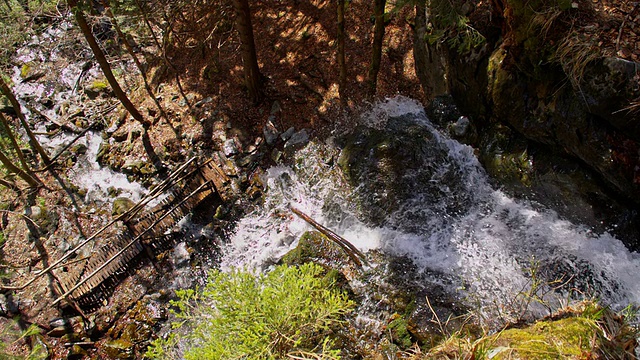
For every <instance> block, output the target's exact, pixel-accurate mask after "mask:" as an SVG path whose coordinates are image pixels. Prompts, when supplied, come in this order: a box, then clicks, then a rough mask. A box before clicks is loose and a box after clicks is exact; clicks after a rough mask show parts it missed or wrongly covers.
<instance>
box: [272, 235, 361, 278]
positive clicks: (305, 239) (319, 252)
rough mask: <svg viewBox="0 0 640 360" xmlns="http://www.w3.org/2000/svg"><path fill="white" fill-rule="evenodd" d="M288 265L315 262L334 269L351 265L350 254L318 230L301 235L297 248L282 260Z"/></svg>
mask: <svg viewBox="0 0 640 360" xmlns="http://www.w3.org/2000/svg"><path fill="white" fill-rule="evenodd" d="M280 261H281V262H282V263H283V264H287V265H302V264H304V263H307V262H315V263H319V264H325V265H329V266H331V268H334V269H340V268H343V267H347V266H351V263H350V260H349V256H348V255H347V254H346V253H345V252H344V251H343V250H342V248H340V246H338V245H337V244H336V243H335V242H333V241H331V240H329V239H328V238H327V237H326V236H324V235H323V234H322V233H320V232H318V231H307V232H305V233H304V234H302V236H301V237H300V240H299V241H298V245H297V246H296V247H295V249H293V250H291V251H289V252H288V253H287V254H286V255H285V256H284V257H282V259H281V260H280Z"/></svg>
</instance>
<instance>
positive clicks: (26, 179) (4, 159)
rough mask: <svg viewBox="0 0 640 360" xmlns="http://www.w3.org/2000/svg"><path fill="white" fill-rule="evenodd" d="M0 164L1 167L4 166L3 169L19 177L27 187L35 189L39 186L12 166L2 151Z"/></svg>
mask: <svg viewBox="0 0 640 360" xmlns="http://www.w3.org/2000/svg"><path fill="white" fill-rule="evenodd" d="M0 163H2V165H4V167H5V168H7V170H9V172H12V173H14V174H16V175H18V176H20V177H21V178H22V179H23V180H24V181H26V182H27V183H28V184H29V186H31V187H34V188H35V187H38V186H39V185H40V183H39V182H38V181H37V180H36V179H34V178H32V177H31V176H29V174H27V173H26V172H24V171H23V170H22V169H20V168H19V167H17V166H16V165H14V164H13V162H11V160H10V159H9V158H8V157H7V156H6V155H5V154H4V152H2V150H0Z"/></svg>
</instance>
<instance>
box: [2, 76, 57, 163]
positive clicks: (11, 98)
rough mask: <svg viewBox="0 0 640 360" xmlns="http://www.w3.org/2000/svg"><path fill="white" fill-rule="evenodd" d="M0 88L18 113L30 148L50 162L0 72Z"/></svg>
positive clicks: (43, 159) (46, 161) (45, 161)
mask: <svg viewBox="0 0 640 360" xmlns="http://www.w3.org/2000/svg"><path fill="white" fill-rule="evenodd" d="M0 89H2V92H3V93H4V95H5V96H6V97H7V99H9V102H10V103H11V106H13V109H14V110H15V112H16V114H17V115H18V119H20V124H21V125H22V127H23V128H24V131H25V132H26V133H27V137H28V138H29V145H31V148H32V149H33V150H34V151H35V152H36V153H38V154H39V155H40V157H41V158H42V161H43V162H44V163H45V164H46V165H49V164H51V159H50V158H49V155H47V153H46V152H45V151H44V149H43V148H42V146H41V145H40V143H39V142H38V139H36V136H35V135H34V134H33V132H32V131H31V128H30V127H29V124H28V123H27V118H26V117H25V116H24V114H23V113H22V108H21V107H20V103H19V102H18V99H16V97H15V95H13V91H11V89H10V88H9V85H7V83H6V82H4V79H3V78H2V74H1V73H0Z"/></svg>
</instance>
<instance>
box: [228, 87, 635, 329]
mask: <svg viewBox="0 0 640 360" xmlns="http://www.w3.org/2000/svg"><path fill="white" fill-rule="evenodd" d="M407 114H410V115H412V116H413V117H414V118H415V121H416V123H419V124H421V125H422V126H424V127H425V128H427V129H429V131H431V132H432V134H433V136H434V138H435V139H436V140H437V141H438V142H439V143H440V144H441V145H442V146H445V147H446V148H447V149H448V153H449V157H448V159H447V161H446V162H445V163H443V164H439V165H440V166H442V167H443V168H446V169H447V171H450V170H451V169H454V170H455V171H456V172H458V173H459V174H460V177H459V179H460V181H461V182H462V184H463V186H462V189H463V191H464V192H466V193H465V194H464V197H463V198H464V199H467V201H468V202H469V204H467V205H469V206H468V208H465V209H464V210H463V211H459V212H456V213H451V212H446V211H447V207H446V206H445V205H446V203H445V201H446V199H442V202H441V203H438V202H437V201H436V202H427V201H425V200H424V199H423V198H421V196H420V194H416V197H415V198H413V199H410V200H409V201H407V203H406V204H404V205H403V206H401V207H400V209H399V210H398V211H396V212H394V213H392V214H390V216H389V217H388V219H387V221H386V223H385V226H384V227H370V226H367V225H366V224H365V223H363V222H362V221H360V220H359V219H358V212H357V209H356V208H355V206H353V201H351V200H352V196H353V194H354V189H353V188H352V187H350V186H349V185H347V184H346V182H345V180H344V178H343V177H342V175H341V173H340V171H339V170H338V169H337V166H336V165H334V164H335V161H334V162H327V161H325V159H326V157H327V153H331V152H335V153H333V155H331V156H334V157H336V156H337V152H338V150H336V149H335V148H333V147H332V146H330V145H318V144H311V145H310V146H309V147H307V148H306V149H304V150H303V151H302V152H301V153H299V155H298V158H297V162H296V164H297V165H296V166H294V167H293V168H288V167H283V166H280V167H274V168H271V169H269V170H268V171H267V174H266V175H265V179H264V183H265V187H266V189H265V193H266V198H265V203H264V205H263V206H262V207H260V208H258V209H256V210H255V211H254V212H252V213H250V214H248V215H247V216H246V217H244V218H243V219H242V220H241V221H240V223H239V224H238V228H237V232H236V233H235V235H234V236H233V237H232V238H231V241H230V244H229V246H228V248H227V251H226V254H225V256H224V257H223V267H225V268H229V267H232V266H249V267H254V268H260V267H264V266H267V265H270V264H272V263H273V262H274V261H276V260H277V259H278V258H279V257H281V256H282V255H284V254H285V253H286V252H287V251H289V250H290V249H292V248H294V247H295V245H296V243H297V239H298V238H299V237H300V235H301V234H302V233H303V232H304V231H306V230H309V229H311V228H310V226H309V225H308V224H306V223H305V222H304V221H303V220H302V219H300V218H298V217H296V216H295V215H293V214H291V212H290V211H289V204H292V205H295V206H296V207H297V208H299V209H300V210H301V211H303V212H305V213H307V214H308V215H309V216H311V217H312V218H313V219H315V220H316V221H318V222H320V223H321V224H324V225H325V226H327V227H329V228H331V229H332V230H334V231H335V232H336V233H338V234H340V235H342V236H344V237H345V238H346V239H347V240H349V241H350V242H352V243H353V244H354V245H355V246H356V247H358V248H359V249H360V250H362V251H365V252H366V251H370V250H373V249H379V250H380V251H383V252H384V253H388V254H392V255H395V256H405V257H407V258H409V259H411V260H412V261H413V263H414V264H415V265H416V266H418V268H420V269H422V270H423V271H431V272H433V271H435V272H438V273H440V274H443V276H444V277H445V278H446V281H445V283H446V282H449V283H451V284H452V285H451V286H450V289H448V290H449V291H452V292H457V293H458V295H460V296H462V297H464V298H465V299H466V300H465V301H466V302H467V303H468V305H470V306H473V307H474V308H476V309H477V310H478V311H479V313H481V314H483V315H485V317H486V318H495V317H496V314H499V315H500V316H503V318H504V320H505V321H507V320H509V316H510V315H511V314H509V310H505V309H506V308H508V307H510V306H511V307H512V310H511V311H520V310H521V309H517V308H513V304H514V302H517V299H518V298H520V297H522V295H523V294H525V293H527V292H528V291H539V293H536V295H538V296H540V297H541V298H543V299H544V300H545V301H546V302H547V304H548V305H549V307H551V306H552V305H553V304H560V302H562V301H566V299H567V298H578V297H580V296H586V297H598V298H599V299H600V301H601V302H603V303H605V304H607V305H610V306H612V307H613V308H616V309H619V308H622V307H624V306H626V305H628V304H629V303H635V304H638V303H640V278H638V277H637V276H635V275H636V274H638V273H640V256H639V255H638V254H637V253H635V252H630V251H628V250H627V249H626V248H625V246H624V245H623V244H622V242H621V241H620V240H618V239H616V238H614V237H613V236H611V235H610V234H607V233H604V234H595V233H594V232H592V231H591V230H590V229H588V228H586V227H585V226H582V225H580V224H573V223H571V222H569V221H566V220H564V219H561V218H560V217H559V216H558V215H557V214H556V213H555V212H554V211H552V210H544V209H538V208H534V207H533V206H531V205H529V204H527V203H526V202H523V201H519V200H515V199H512V198H510V197H508V196H507V195H505V194H504V193H502V192H501V191H499V190H496V189H494V188H492V187H491V185H490V184H489V181H488V177H487V175H486V174H485V172H484V170H483V169H482V167H481V166H480V164H479V162H478V160H477V158H475V156H474V155H473V149H472V148H470V147H468V146H466V145H462V144H460V143H458V142H456V141H455V140H452V139H449V138H448V137H447V136H446V135H444V134H442V133H440V132H439V131H438V130H437V129H435V128H434V127H433V125H431V124H430V123H429V122H428V119H427V118H426V116H425V115H424V110H423V109H422V107H420V106H419V104H418V103H417V102H416V101H414V100H411V99H406V98H395V99H388V100H387V101H385V102H383V103H381V104H378V105H377V106H376V107H375V108H374V109H373V110H372V111H371V112H369V113H367V114H365V116H364V117H363V122H364V123H367V124H368V125H370V126H375V127H377V128H379V129H382V128H384V126H385V121H386V119H388V118H389V117H390V116H391V117H398V116H403V115H407ZM329 164H331V165H329ZM437 173H438V172H437V171H436V175H435V176H434V178H433V181H435V182H437V181H438V178H437ZM438 186H442V188H443V189H444V190H445V191H443V193H447V192H446V191H447V189H448V191H452V190H451V189H449V188H448V184H446V183H442V184H438ZM457 188H458V189H459V187H457ZM452 195H454V194H452ZM416 219H420V222H418V223H416ZM534 278H535V279H534ZM534 280H535V281H539V283H538V284H537V285H535V286H537V288H536V289H533V290H532V289H531V286H532V284H533V282H534ZM560 285H563V286H560ZM554 287H557V289H556V290H555V291H552V290H553V288H554ZM549 307H545V306H535V305H531V306H530V308H529V310H530V311H531V312H532V315H533V316H540V315H545V312H548V311H549ZM517 315H518V316H519V315H520V314H517ZM514 316H515V315H514Z"/></svg>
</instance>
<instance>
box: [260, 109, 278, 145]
mask: <svg viewBox="0 0 640 360" xmlns="http://www.w3.org/2000/svg"><path fill="white" fill-rule="evenodd" d="M275 120H276V117H275V116H274V115H271V116H269V119H268V120H267V123H266V124H265V125H264V129H263V130H262V132H263V133H264V139H265V140H266V141H267V144H268V145H273V143H275V142H276V140H278V135H280V131H279V130H278V128H277V127H276V125H275V123H274V122H275Z"/></svg>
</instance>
